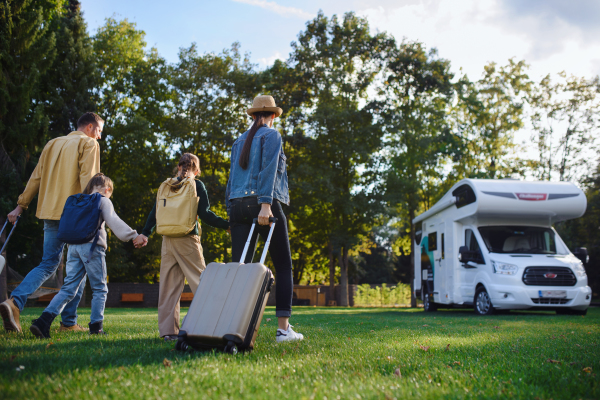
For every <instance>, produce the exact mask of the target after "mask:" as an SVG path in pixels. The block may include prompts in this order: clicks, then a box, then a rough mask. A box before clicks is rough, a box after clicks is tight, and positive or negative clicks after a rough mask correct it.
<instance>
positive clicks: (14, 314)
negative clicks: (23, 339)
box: [0, 297, 23, 333]
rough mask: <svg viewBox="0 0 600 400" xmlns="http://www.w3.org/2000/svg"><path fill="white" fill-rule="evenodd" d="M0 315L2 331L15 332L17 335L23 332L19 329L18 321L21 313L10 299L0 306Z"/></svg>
mask: <svg viewBox="0 0 600 400" xmlns="http://www.w3.org/2000/svg"><path fill="white" fill-rule="evenodd" d="M0 315H2V322H3V323H4V330H6V331H17V332H19V333H21V332H23V330H22V329H21V322H20V321H19V317H20V315H21V311H20V310H19V307H17V305H16V304H15V301H14V300H13V298H12V297H11V298H10V299H8V300H6V301H5V302H4V303H2V304H0Z"/></svg>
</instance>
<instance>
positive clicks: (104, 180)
mask: <svg viewBox="0 0 600 400" xmlns="http://www.w3.org/2000/svg"><path fill="white" fill-rule="evenodd" d="M97 187H98V188H105V187H107V188H110V191H111V192H112V191H113V181H112V179H110V178H109V177H108V176H106V175H104V174H103V173H102V172H98V173H97V174H96V175H94V176H93V177H92V179H90V180H89V182H88V184H87V186H86V187H85V189H83V194H92V192H93V191H94V189H95V188H97Z"/></svg>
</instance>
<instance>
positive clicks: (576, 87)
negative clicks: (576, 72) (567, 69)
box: [529, 72, 600, 181]
mask: <svg viewBox="0 0 600 400" xmlns="http://www.w3.org/2000/svg"><path fill="white" fill-rule="evenodd" d="M557 78H558V79H557V81H553V80H552V78H551V76H550V75H547V76H546V77H544V78H543V79H542V80H541V81H540V82H539V84H537V85H534V87H533V90H532V91H531V94H530V97H529V99H530V104H531V108H532V115H531V122H532V125H533V129H534V131H535V134H534V136H533V137H532V139H533V142H534V143H535V144H536V145H537V148H538V154H539V156H538V160H537V165H538V168H537V171H535V172H536V175H537V177H538V178H539V179H541V180H552V179H558V180H560V181H565V180H575V181H581V180H583V179H585V177H586V176H587V174H588V172H589V171H593V170H594V169H595V167H596V166H597V165H598V159H597V157H594V155H596V154H597V153H598V143H599V142H598V137H599V136H600V81H599V79H598V77H595V78H594V79H586V78H577V77H575V76H570V77H567V75H566V74H565V73H564V72H562V73H560V74H558V76H557Z"/></svg>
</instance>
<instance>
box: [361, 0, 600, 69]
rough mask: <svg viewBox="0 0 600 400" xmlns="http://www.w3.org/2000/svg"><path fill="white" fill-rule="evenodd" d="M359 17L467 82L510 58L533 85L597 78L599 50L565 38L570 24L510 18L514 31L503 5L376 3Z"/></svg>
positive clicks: (491, 1) (474, 1) (494, 1)
mask: <svg viewBox="0 0 600 400" xmlns="http://www.w3.org/2000/svg"><path fill="white" fill-rule="evenodd" d="M516 13H517V12H515V14H516ZM357 14H358V15H364V16H366V17H367V19H368V20H369V24H370V26H371V28H372V29H373V30H375V29H378V30H379V31H386V32H388V33H390V34H392V35H393V36H394V37H396V39H397V40H402V38H406V39H407V40H417V41H420V42H423V43H424V44H425V45H426V46H427V47H428V48H431V47H435V48H437V49H438V51H439V55H440V57H442V58H446V59H448V60H450V61H451V63H452V69H453V71H455V72H458V70H459V68H462V69H463V71H464V72H465V73H467V75H468V76H469V78H471V79H477V78H479V77H480V76H481V74H482V72H483V67H484V65H485V64H487V63H488V62H491V61H494V62H497V63H499V64H506V63H507V61H508V59H509V58H512V57H514V58H515V59H517V60H523V59H524V60H525V61H526V62H527V63H528V64H530V65H531V69H530V76H531V77H532V78H534V79H539V78H540V77H542V76H545V75H546V74H548V73H557V72H560V71H563V70H564V71H566V72H567V73H569V74H575V75H580V76H588V77H591V76H593V75H596V74H598V64H597V56H596V57H594V56H595V55H597V54H600V45H598V44H596V43H593V42H590V41H587V40H582V36H583V35H581V34H573V35H570V36H569V35H566V30H568V29H569V26H568V25H569V24H566V23H565V22H564V21H563V20H560V19H557V20H556V21H555V23H548V21H543V22H540V21H537V20H536V17H535V16H534V15H532V14H531V13H521V15H513V18H514V19H515V20H516V19H519V20H520V21H519V25H520V27H519V28H521V29H517V27H516V26H515V24H516V23H515V21H512V20H511V19H510V15H508V14H507V10H506V5H505V1H502V0H483V1H481V0H479V1H478V0H461V1H456V0H442V1H439V2H436V3H429V2H407V3H405V4H404V5H397V6H389V5H388V6H385V7H384V6H378V4H377V2H375V4H374V5H373V6H372V7H370V8H365V9H363V10H361V11H358V12H357ZM536 25H537V29H536ZM527 26H529V27H530V28H527V29H525V27H527ZM552 27H553V29H554V31H555V32H551V30H552V29H551V28H552ZM577 29H581V28H577ZM590 29H591V28H590ZM561 35H562V36H561ZM594 58H596V60H594Z"/></svg>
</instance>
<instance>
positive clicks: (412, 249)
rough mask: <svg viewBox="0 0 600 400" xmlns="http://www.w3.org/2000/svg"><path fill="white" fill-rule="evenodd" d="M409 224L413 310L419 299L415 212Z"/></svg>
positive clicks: (411, 303) (411, 300)
mask: <svg viewBox="0 0 600 400" xmlns="http://www.w3.org/2000/svg"><path fill="white" fill-rule="evenodd" d="M408 214H409V217H408V218H409V220H408V221H409V224H410V306H411V307H412V308H416V307H417V298H416V297H415V251H416V249H415V225H414V224H413V222H412V221H413V219H415V211H414V210H410V212H409V213H408Z"/></svg>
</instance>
